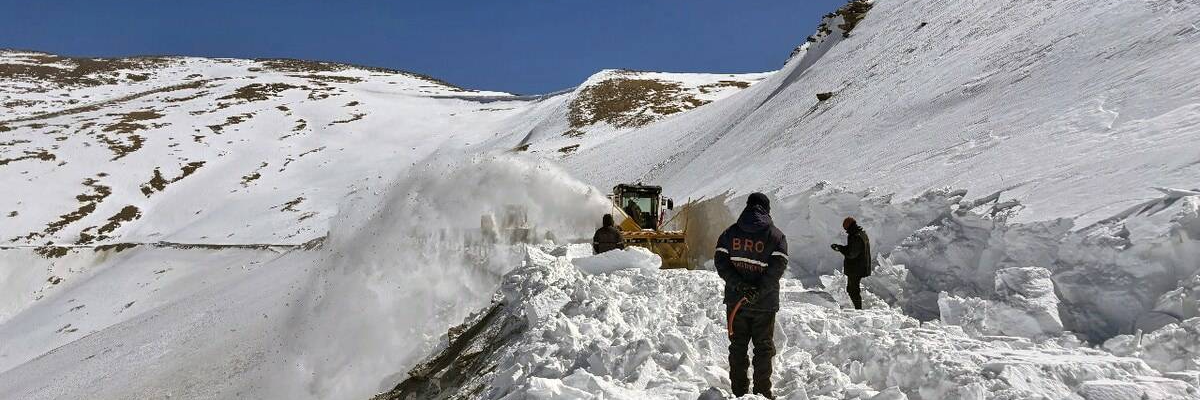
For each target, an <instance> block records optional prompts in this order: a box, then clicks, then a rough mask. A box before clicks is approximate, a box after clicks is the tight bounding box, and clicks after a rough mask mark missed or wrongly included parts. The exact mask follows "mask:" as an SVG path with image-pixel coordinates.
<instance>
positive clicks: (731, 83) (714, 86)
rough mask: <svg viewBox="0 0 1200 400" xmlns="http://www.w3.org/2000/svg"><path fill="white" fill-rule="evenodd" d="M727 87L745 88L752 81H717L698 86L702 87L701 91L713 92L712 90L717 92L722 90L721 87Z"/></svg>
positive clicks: (698, 87)
mask: <svg viewBox="0 0 1200 400" xmlns="http://www.w3.org/2000/svg"><path fill="white" fill-rule="evenodd" d="M727 87H733V88H738V89H745V88H748V87H750V82H743V81H717V82H716V83H709V84H706V85H700V86H697V87H696V88H697V89H700V93H712V92H715V91H718V90H721V88H727Z"/></svg>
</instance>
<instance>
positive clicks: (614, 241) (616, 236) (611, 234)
mask: <svg viewBox="0 0 1200 400" xmlns="http://www.w3.org/2000/svg"><path fill="white" fill-rule="evenodd" d="M624 248H625V242H623V241H621V231H620V230H618V229H617V226H616V223H614V222H613V216H612V214H604V218H603V219H602V222H601V226H600V229H597V230H596V234H595V235H592V252H593V253H595V254H600V253H603V252H606V251H609V250H615V249H624Z"/></svg>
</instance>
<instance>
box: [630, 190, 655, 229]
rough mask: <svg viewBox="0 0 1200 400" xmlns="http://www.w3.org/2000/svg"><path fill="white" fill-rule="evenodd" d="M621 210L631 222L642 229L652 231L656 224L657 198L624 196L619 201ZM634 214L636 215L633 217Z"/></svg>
mask: <svg viewBox="0 0 1200 400" xmlns="http://www.w3.org/2000/svg"><path fill="white" fill-rule="evenodd" d="M621 204H622V208H623V209H624V210H625V213H626V214H629V217H630V218H633V222H636V223H637V224H638V226H640V227H641V228H642V229H653V228H655V227H656V225H657V223H658V216H657V214H658V198H656V197H639V196H626V197H624V198H623V199H621ZM635 214H636V215H635Z"/></svg>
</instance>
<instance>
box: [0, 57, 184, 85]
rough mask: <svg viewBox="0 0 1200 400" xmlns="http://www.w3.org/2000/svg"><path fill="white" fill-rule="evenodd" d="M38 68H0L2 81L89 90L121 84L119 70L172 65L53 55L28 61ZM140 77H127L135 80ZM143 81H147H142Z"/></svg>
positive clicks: (156, 59)
mask: <svg viewBox="0 0 1200 400" xmlns="http://www.w3.org/2000/svg"><path fill="white" fill-rule="evenodd" d="M27 58H29V59H30V60H31V61H33V62H35V63H37V64H0V79H5V80H23V81H33V82H52V83H57V84H59V85H63V86H79V87H90V86H99V85H113V84H117V83H119V82H120V80H121V79H122V77H121V75H120V74H119V73H117V71H119V70H130V69H157V68H162V67H165V66H167V65H169V64H171V63H173V62H180V61H179V60H173V59H170V58H165V57H133V58H76V57H62V56H57V55H53V54H38V55H34V56H29V57H27ZM139 77H140V76H133V77H130V76H129V75H126V76H125V79H130V80H136V79H137V78H139ZM143 80H144V79H143Z"/></svg>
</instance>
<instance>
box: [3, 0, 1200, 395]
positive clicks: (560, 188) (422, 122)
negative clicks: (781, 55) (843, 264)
mask: <svg viewBox="0 0 1200 400" xmlns="http://www.w3.org/2000/svg"><path fill="white" fill-rule="evenodd" d="M867 8H870V10H869V11H867V10H866V9H867ZM1198 17H1200V6H1197V5H1196V4H1194V3H1190V2H1178V1H1145V2H1120V1H1116V2H1100V3H1096V2H1088V1H1082V0H1069V1H1058V2H1052V3H1042V2H1022V1H1015V0H1012V1H1000V2H983V3H980V2H940V1H928V0H878V1H876V2H874V3H873V6H871V7H867V3H865V2H854V3H851V6H849V7H847V8H844V9H843V10H841V11H839V12H837V13H834V14H831V15H830V16H829V17H827V19H826V20H825V24H824V25H823V26H822V27H821V28H820V29H819V31H818V32H817V33H816V34H814V35H813V36H812V37H811V38H810V40H809V41H808V42H806V43H805V44H803V45H802V46H801V47H799V48H798V49H797V51H796V52H795V53H793V55H792V57H790V58H789V59H788V62H787V63H786V65H785V66H784V67H783V69H781V70H780V71H776V72H768V73H762V74H735V75H729V74H677V73H660V72H638V71H625V70H604V71H601V72H599V73H597V74H596V75H594V76H592V77H591V78H589V79H587V80H586V81H585V82H582V83H581V84H580V85H579V86H578V87H575V88H572V89H569V90H564V91H562V92H558V93H552V94H547V95H540V96H514V95H510V94H506V93H498V92H487V91H476V90H469V89H462V88H457V87H454V86H452V85H449V84H447V83H444V82H440V81H437V80H436V79H432V78H428V77H424V76H420V75H415V74H410V73H405V72H402V71H393V70H383V69H376V68H366V67H358V66H347V65H340V64H331V63H320V62H307V61H296V60H232V59H202V58H186V57H146V58H135V59H71V58H65V57H58V56H53V55H48V54H44V53H35V52H25V51H5V52H2V53H0V103H3V105H4V108H3V110H2V112H0V186H3V187H5V188H6V190H8V191H7V192H6V193H12V195H9V196H0V219H3V220H4V221H5V223H4V224H3V225H0V393H5V394H6V396H4V397H7V394H9V393H15V395H13V396H16V397H17V398H76V397H92V398H130V397H167V396H170V397H172V398H180V397H182V398H339V399H341V398H346V399H353V398H367V397H370V396H372V395H374V394H376V393H380V392H387V391H389V390H391V389H393V388H395V387H396V386H397V384H400V383H402V382H405V380H406V378H408V376H409V375H408V374H409V372H410V370H412V368H413V367H414V366H418V365H419V362H420V361H421V359H422V358H425V357H426V356H428V357H432V358H428V359H427V360H430V359H436V357H438V356H439V355H443V354H452V353H453V352H451V353H446V352H442V351H441V350H443V348H444V347H446V345H447V344H449V343H450V342H453V340H447V338H446V336H445V335H444V334H445V333H446V332H447V329H448V328H450V327H453V326H456V325H459V324H460V323H462V322H463V321H464V318H466V320H467V321H468V324H467V325H464V326H466V327H469V326H471V325H470V322H472V321H476V320H478V317H479V316H482V315H486V314H484V313H483V312H481V311H479V310H489V309H494V310H499V311H497V312H498V313H501V314H502V315H505V316H506V317H505V318H509V319H510V317H511V318H518V319H522V321H525V322H524V324H525V325H528V326H522V327H519V328H514V326H513V325H503V324H501V325H490V324H484V325H486V326H499V327H504V326H507V327H508V328H512V329H513V330H510V331H506V332H507V333H510V334H512V336H511V337H507V338H505V339H504V340H502V341H496V342H495V343H500V344H503V345H502V346H496V347H493V348H488V349H479V348H473V349H474V350H480V351H483V350H486V351H483V352H481V353H468V354H481V356H480V357H478V358H476V359H475V360H479V361H478V362H479V363H480V364H479V365H481V366H495V367H497V368H502V369H498V370H502V371H505V372H506V373H507V372H511V374H505V375H503V376H501V375H498V374H497V373H496V372H494V371H493V372H491V373H484V372H481V373H480V374H469V375H464V374H462V373H461V371H459V372H457V373H458V376H457V377H454V379H457V381H455V382H452V383H453V384H454V385H463V386H464V387H475V388H482V387H485V386H493V387H492V388H491V389H489V390H492V391H490V392H487V393H489V394H490V395H497V396H499V395H504V394H509V395H511V396H512V397H516V398H519V397H525V396H529V397H537V396H549V397H557V396H573V395H579V397H587V396H585V395H583V393H581V392H584V393H590V394H595V393H605V396H607V397H609V398H643V397H661V398H696V397H697V396H700V395H701V394H700V392H702V391H705V390H708V389H709V387H716V388H717V389H716V390H717V391H720V390H727V389H728V384H727V382H724V381H722V379H721V376H722V375H723V371H721V370H720V368H723V365H724V362H723V358H724V355H723V354H722V352H723V351H724V350H723V345H722V342H723V338H722V337H721V332H720V315H719V311H717V312H716V313H715V314H714V310H715V308H714V307H717V305H716V304H714V303H713V301H712V299H713V298H714V296H715V294H714V293H715V292H714V291H715V290H716V287H717V284H718V282H717V281H716V278H715V277H714V276H713V275H712V274H710V273H705V272H699V273H695V274H679V273H677V272H663V273H657V272H655V273H630V272H616V273H601V274H598V275H587V274H580V272H578V271H576V270H575V269H574V268H571V266H570V265H569V262H568V261H565V260H567V259H568V258H570V257H577V256H580V255H583V254H585V253H586V250H583V251H580V249H578V248H577V247H564V246H563V245H562V243H563V242H569V241H573V240H579V239H581V238H584V237H586V236H587V235H588V234H589V233H590V230H591V229H592V228H593V225H594V224H595V221H597V220H598V216H599V215H600V214H601V213H603V210H605V209H606V206H605V204H604V200H603V198H602V193H603V191H604V190H605V189H603V188H608V187H611V186H612V185H613V184H615V183H618V182H627V181H637V180H641V181H645V182H648V183H655V184H661V185H663V186H664V187H665V188H666V191H667V193H666V194H667V195H668V196H671V197H674V198H676V199H680V200H681V199H686V198H689V197H690V198H699V197H705V198H718V199H726V198H728V199H731V200H730V201H729V203H728V205H727V206H726V205H722V204H716V205H710V206H711V207H705V210H706V212H710V213H711V215H707V217H708V218H709V219H710V220H711V221H725V220H727V218H730V217H729V216H728V215H719V214H722V210H723V209H726V208H727V209H729V211H730V212H736V211H738V210H739V209H740V208H741V201H742V197H741V196H742V195H744V194H746V193H748V192H750V191H754V190H763V191H768V192H770V193H771V195H772V197H773V200H774V204H775V207H773V213H774V216H775V221H776V223H777V224H778V225H779V226H780V227H781V228H782V229H783V230H784V232H785V233H787V235H788V237H789V242H790V244H791V247H792V251H791V253H792V259H791V268H790V269H789V280H788V281H787V283H786V286H787V287H789V288H790V289H789V293H790V296H794V297H790V298H791V299H792V300H794V301H793V302H791V303H790V304H789V306H788V307H789V308H788V309H787V310H785V312H784V313H783V314H781V316H782V318H781V322H780V327H779V329H778V331H779V334H778V335H779V336H780V337H781V338H783V340H784V341H786V345H785V346H784V347H785V348H787V349H790V350H788V351H790V352H786V353H785V354H783V355H782V356H781V358H780V364H779V371H780V372H779V374H778V375H777V376H776V379H777V381H778V382H780V384H779V387H780V388H786V390H787V392H786V396H792V397H791V398H804V397H803V396H804V395H805V394H806V395H807V396H808V397H809V398H820V397H821V396H826V397H828V398H871V396H875V395H876V394H878V396H880V397H878V398H940V397H958V398H1025V397H1030V396H1033V395H1039V394H1040V395H1044V396H1047V397H1049V398H1141V396H1142V395H1145V396H1147V397H1149V398H1178V397H1193V398H1194V397H1196V396H1197V389H1198V388H1200V372H1197V371H1198V370H1200V361H1198V360H1200V359H1198V358H1197V357H1198V356H1197V354H1200V349H1197V348H1196V346H1194V343H1196V342H1197V341H1198V340H1200V339H1197V337H1198V336H1197V335H1198V333H1197V331H1196V329H1195V328H1196V326H1197V325H1196V321H1197V319H1196V317H1197V315H1198V314H1200V311H1198V310H1197V302H1198V300H1200V281H1198V280H1197V278H1196V276H1197V271H1198V270H1200V241H1198V240H1197V239H1198V238H1200V191H1197V190H1192V189H1194V188H1197V186H1200V182H1197V179H1196V177H1197V176H1200V170H1198V169H1197V168H1198V166H1200V161H1198V160H1200V158H1197V157H1200V155H1198V153H1197V149H1200V131H1198V128H1197V127H1198V126H1200V125H1198V124H1197V122H1200V121H1197V117H1200V111H1198V110H1200V109H1198V108H1197V105H1198V104H1200V98H1198V96H1200V95H1198V93H1200V91H1197V90H1196V89H1197V87H1196V86H1197V81H1198V80H1200V76H1197V75H1196V74H1189V73H1183V72H1181V71H1192V70H1197V67H1200V65H1198V64H1200V58H1197V57H1196V56H1195V55H1194V54H1200V53H1198V52H1197V50H1200V45H1198V44H1197V40H1196V38H1198V37H1200V29H1197V25H1196V21H1197V20H1200V18H1198ZM860 20H861V21H860ZM851 22H856V23H857V25H855V24H853V23H851ZM852 25H853V26H852ZM851 27H852V28H853V29H852V30H850V31H849V32H846V30H847V29H849V28H851ZM818 94H820V95H821V96H820V97H818ZM826 96H829V97H826ZM822 98H824V100H821V99H822ZM577 179H578V180H577ZM581 181H582V182H581ZM596 188H602V189H596ZM727 192H731V193H733V194H732V195H728V197H722V195H723V194H725V193H727ZM511 204H520V205H523V206H525V207H527V208H529V209H530V212H529V215H530V218H531V222H532V223H533V225H534V226H536V227H538V233H539V237H544V236H542V234H544V233H552V235H551V236H553V237H554V238H555V239H556V240H557V241H558V242H559V244H556V245H549V244H547V245H544V246H543V247H539V248H525V247H523V246H505V245H491V244H487V243H486V242H483V241H482V239H481V237H480V236H479V233H478V231H479V226H480V217H481V216H486V215H492V216H499V215H502V213H503V212H504V209H505V208H506V206H507V205H511ZM846 215H855V216H857V217H859V220H860V221H862V222H863V223H864V225H865V226H866V227H867V228H868V231H869V232H870V233H871V235H872V239H873V242H874V246H875V249H876V251H877V253H878V254H877V256H878V260H879V265H880V266H879V269H878V271H879V274H878V276H877V277H875V278H872V279H870V280H869V281H868V282H867V283H866V285H867V288H868V290H869V291H870V292H871V294H870V295H868V297H869V298H870V303H871V304H872V307H873V308H875V309H873V310H871V311H868V312H864V313H862V314H854V313H848V312H845V311H841V310H839V309H838V307H839V306H838V303H839V302H840V303H845V301H846V299H844V298H843V293H842V292H840V291H838V290H830V291H828V292H822V291H820V290H817V289H815V288H817V287H819V286H821V285H824V286H825V287H828V288H837V287H839V286H840V285H841V282H843V281H842V280H844V277H841V276H840V275H839V274H838V273H837V270H838V268H839V265H840V260H839V259H837V258H836V257H835V256H836V254H833V253H832V252H830V251H829V250H828V244H829V243H831V242H833V241H838V240H841V239H842V238H841V235H840V234H839V229H838V228H839V224H840V220H841V218H842V217H844V216H846ZM714 223H715V222H714ZM717 229H719V228H717ZM546 252H549V253H553V254H555V255H556V256H570V257H566V258H555V257H552V256H548V255H546V254H543V253H546ZM626 266H628V265H624V264H622V265H607V266H606V265H603V263H601V264H599V265H593V266H592V267H585V268H587V269H588V270H589V271H605V270H609V269H613V268H619V267H626ZM514 269H515V271H516V272H514V273H511V274H507V273H508V272H509V271H510V270H514ZM547 276H550V278H546V277H547ZM1013 276H1023V277H1026V276H1032V277H1042V278H1045V277H1048V278H1049V279H1048V281H1047V280H1045V279H1042V280H1038V281H1037V282H1036V283H1031V282H1017V283H1012V282H1009V280H1010V279H1013V278H1012V277H1013ZM542 278H546V279H542ZM792 278H794V279H792ZM802 285H804V286H807V287H810V288H814V289H813V290H809V291H802V290H801V286H802ZM1010 285H1013V286H1010ZM1014 287H1015V288H1017V289H1014ZM515 288H537V290H529V291H526V292H521V293H514V292H513V290H514V289H515ZM1030 288H1032V289H1030ZM498 289H499V290H500V291H499V292H496V291H497V290H498ZM637 289H640V290H637ZM494 293H498V294H499V295H500V297H493V294H494ZM830 298H832V301H831V300H830ZM497 299H503V300H504V302H503V303H500V304H501V305H500V306H489V301H491V300H497ZM493 304H495V303H493ZM610 305H611V306H610ZM842 305H843V306H844V304H842ZM885 305H890V307H887V308H885ZM496 307H498V308H496ZM656 307H657V308H656ZM472 313H476V317H470V318H468V317H469V315H471V314H472ZM625 314H628V315H632V316H635V317H629V318H626V317H625V316H623V315H625ZM530 315H534V318H533V319H532V320H531V319H529V318H530V317H529V316H530ZM1055 317H1057V318H1055ZM664 321H674V322H676V324H663V322H664ZM1012 321H1022V323H1021V324H1017V325H1019V326H1017V327H1015V328H1021V329H1009V328H1011V327H1007V326H1004V325H1005V324H1010V325H1011V322H1012ZM1029 321H1033V322H1029ZM1026 323H1027V324H1026ZM481 326H482V325H481ZM508 328H505V329H508ZM1139 329H1140V330H1141V331H1143V332H1148V334H1147V335H1145V336H1139V335H1137V334H1136V333H1137V331H1138V330H1139ZM502 331H503V330H502ZM461 334H462V332H461V331H459V330H457V329H455V330H452V331H451V334H450V335H449V336H450V337H451V338H453V337H457V336H459V335H461ZM997 335H1026V336H1029V337H1024V338H1021V337H1012V336H1002V337H999V336H997ZM1076 335H1078V337H1077V336H1076ZM1110 338H1111V340H1109V339H1110ZM1081 339H1082V340H1085V341H1086V342H1081V341H1080V340H1081ZM1106 340H1107V342H1106ZM439 343H441V344H439ZM1101 344H1103V346H1100V345H1101ZM1088 346H1092V347H1091V348H1089V347H1088ZM864 348H865V349H874V348H879V349H880V351H879V352H869V353H867V352H864V351H863V349H864ZM647 349H650V350H649V351H647ZM883 349H886V350H883ZM1104 351H1108V353H1106V352H1104ZM454 355H455V356H460V355H459V354H454ZM1138 358H1140V359H1141V360H1139V359H1138ZM581 360H582V361H581ZM414 371H416V372H420V371H419V370H414ZM477 371H484V369H480V370H477ZM451 375H454V374H451ZM893 386H894V387H895V388H894V389H888V388H889V387H893ZM885 389H886V390H885ZM472 393H474V392H472ZM426 394H428V393H426ZM1104 396H1109V397H1104Z"/></svg>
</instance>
